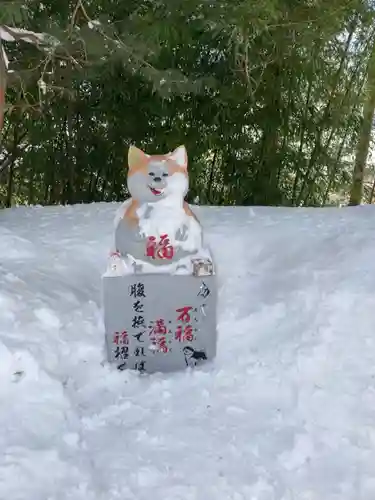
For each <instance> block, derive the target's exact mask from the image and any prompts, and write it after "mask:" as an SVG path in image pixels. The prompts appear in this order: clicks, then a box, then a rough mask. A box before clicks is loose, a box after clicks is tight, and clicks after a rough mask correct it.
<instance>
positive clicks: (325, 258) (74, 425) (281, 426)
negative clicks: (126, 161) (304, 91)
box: [0, 204, 375, 500]
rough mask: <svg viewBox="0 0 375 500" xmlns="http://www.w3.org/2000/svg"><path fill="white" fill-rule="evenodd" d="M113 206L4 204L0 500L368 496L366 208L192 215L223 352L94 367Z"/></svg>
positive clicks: (374, 493)
mask: <svg viewBox="0 0 375 500" xmlns="http://www.w3.org/2000/svg"><path fill="white" fill-rule="evenodd" d="M116 208H117V205H115V204H93V205H86V206H78V207H65V208H63V207H53V208H50V207H48V208H37V207H36V208H17V209H12V210H3V211H0V500H117V499H118V500H120V499H121V500H224V499H225V500H229V499H230V500H374V498H375V293H374V290H375V259H374V255H375V254H374V249H375V211H374V207H359V208H342V209H336V208H330V209H283V208H256V209H252V208H245V207H243V208H221V209H217V208H200V209H197V210H196V211H197V213H198V215H199V216H200V218H201V220H202V222H203V224H204V226H205V228H206V231H207V235H208V238H209V241H210V244H211V246H212V249H213V251H214V253H215V256H216V258H217V264H218V269H219V273H220V296H219V299H220V300H219V311H218V320H219V345H218V355H217V358H216V360H215V362H214V363H213V364H210V365H206V367H205V368H204V369H200V370H196V371H193V372H184V373H177V374H172V375H160V374H158V375H153V376H139V375H138V374H135V373H131V372H126V371H125V372H118V371H115V370H113V369H111V368H110V367H109V366H108V365H107V364H106V363H103V360H104V344H103V342H104V335H103V324H102V311H101V288H100V286H101V274H102V272H104V270H105V266H106V258H107V251H108V249H109V247H110V242H111V236H112V229H113V217H114V214H115V211H116Z"/></svg>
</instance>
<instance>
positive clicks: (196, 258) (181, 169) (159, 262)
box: [112, 146, 212, 274]
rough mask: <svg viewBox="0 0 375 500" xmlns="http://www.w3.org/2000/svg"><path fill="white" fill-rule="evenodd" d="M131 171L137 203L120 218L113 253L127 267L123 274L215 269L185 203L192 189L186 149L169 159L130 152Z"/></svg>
mask: <svg viewBox="0 0 375 500" xmlns="http://www.w3.org/2000/svg"><path fill="white" fill-rule="evenodd" d="M128 167H129V170H128V178H127V186H128V191H129V193H130V196H131V197H130V198H129V199H128V200H126V201H125V203H123V204H122V205H121V207H120V209H119V211H118V213H117V215H116V219H115V237H114V251H113V252H112V255H113V256H114V258H115V259H117V260H119V259H120V260H121V261H122V266H123V267H122V269H123V270H124V271H126V270H127V271H128V272H140V273H144V272H146V273H149V272H154V273H170V274H193V273H194V272H196V268H197V263H198V264H199V263H200V267H201V268H202V266H203V267H204V266H206V267H207V265H208V266H212V258H211V256H210V252H209V250H208V248H206V247H205V245H204V241H203V233H202V227H201V225H200V222H199V221H198V219H197V218H196V216H195V215H194V214H193V212H192V210H191V208H190V207H189V205H188V203H187V202H186V201H185V196H186V194H187V192H188V188H189V175H188V157H187V152H186V148H185V146H179V147H178V148H177V149H175V150H174V151H173V152H171V153H167V154H164V155H150V154H146V153H145V152H143V151H142V150H140V149H138V148H137V147H135V146H130V148H129V152H128ZM114 267H116V266H113V263H112V269H113V268H114ZM198 267H199V266H198ZM209 274H211V272H209Z"/></svg>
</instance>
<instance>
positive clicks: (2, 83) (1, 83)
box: [0, 40, 7, 132]
mask: <svg viewBox="0 0 375 500" xmlns="http://www.w3.org/2000/svg"><path fill="white" fill-rule="evenodd" d="M6 87H7V67H6V62H5V53H4V51H3V45H2V43H1V40H0V132H1V130H2V128H3V125H4V113H5V92H6Z"/></svg>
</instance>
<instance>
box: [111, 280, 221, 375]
mask: <svg viewBox="0 0 375 500" xmlns="http://www.w3.org/2000/svg"><path fill="white" fill-rule="evenodd" d="M103 293H104V296H103V299H104V323H105V336H106V347H107V353H108V360H109V361H110V362H111V363H114V364H115V365H116V366H117V368H118V369H126V368H129V369H134V370H139V371H141V372H147V373H153V372H170V371H176V370H181V369H184V368H186V367H189V366H190V367H194V366H197V365H200V364H202V363H204V362H205V361H209V360H212V359H213V358H214V357H215V355H216V344H217V331H216V303H217V283H216V276H215V275H214V274H212V275H206V276H199V275H198V276H197V275H181V276H180V275H168V274H124V275H118V276H115V275H114V276H106V275H104V276H103Z"/></svg>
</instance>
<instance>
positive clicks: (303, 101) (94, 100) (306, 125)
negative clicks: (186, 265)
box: [0, 0, 375, 206]
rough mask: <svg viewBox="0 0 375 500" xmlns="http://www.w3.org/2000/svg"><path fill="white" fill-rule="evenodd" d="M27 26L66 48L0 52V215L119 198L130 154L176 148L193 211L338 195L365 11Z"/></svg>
mask: <svg viewBox="0 0 375 500" xmlns="http://www.w3.org/2000/svg"><path fill="white" fill-rule="evenodd" d="M9 4H12V7H11V8H10V10H12V9H13V8H14V9H15V11H16V10H17V9H16V7H15V5H16V4H18V7H19V8H20V2H10V3H9ZM23 4H26V2H23ZM9 12H10V11H9ZM28 12H29V16H28V20H27V26H25V27H27V28H29V29H35V30H36V31H42V30H43V31H46V32H48V33H50V34H51V35H53V36H55V37H56V38H58V40H60V42H61V45H59V46H58V47H56V48H55V50H54V51H52V52H51V51H50V52H42V54H41V53H40V52H39V51H38V50H37V49H35V47H30V46H27V47H26V46H25V45H26V44H12V45H13V47H9V49H8V53H9V59H10V61H11V67H12V69H14V70H15V73H14V74H13V76H12V78H11V82H12V85H11V87H10V88H9V90H8V96H7V97H8V102H9V104H10V108H9V110H8V113H7V116H6V124H5V128H4V137H3V153H2V154H3V159H1V156H0V186H2V188H1V189H0V200H2V203H3V205H9V204H10V202H15V200H16V199H17V200H23V201H24V202H26V203H45V204H53V203H77V202H90V201H100V200H106V201H114V200H121V199H123V198H124V197H125V196H126V195H127V193H126V182H125V181H126V168H125V167H126V165H125V159H126V150H127V147H128V146H129V145H130V144H131V143H136V144H137V145H138V146H139V147H143V148H145V149H147V151H149V152H165V151H168V150H171V149H172V148H174V147H176V146H177V145H178V144H181V143H184V144H185V145H186V146H187V148H188V153H189V160H190V167H189V168H190V182H191V189H190V194H189V199H190V201H192V200H194V199H195V198H196V197H198V198H199V200H200V202H201V203H208V204H266V205H294V206H301V205H312V206H318V205H323V204H329V203H332V201H331V200H332V195H334V194H335V193H337V192H340V193H344V194H345V193H347V192H348V189H349V187H350V181H351V178H350V172H351V163H352V155H353V151H354V150H355V147H356V142H357V138H358V133H359V130H360V126H361V110H362V104H363V99H364V83H365V82H366V77H367V66H368V61H369V58H370V55H371V50H372V47H373V45H374V40H375V29H374V23H373V21H374V16H373V12H372V10H371V9H370V8H369V7H368V5H367V3H365V2H364V1H360V0H331V1H330V2H327V1H323V0H315V1H314V2H311V1H301V0H258V1H257V2H251V1H250V0H243V1H240V0H233V1H231V2H227V1H226V2H224V1H221V0H218V1H215V2H202V1H198V0H183V1H182V0H173V2H172V0H165V1H163V2H161V1H160V2H159V1H151V0H150V1H142V2H138V1H137V2H136V1H135V0H129V1H127V2H118V1H114V0H90V1H89V0H87V1H84V0H82V2H79V1H78V2H77V0H74V1H73V0H71V1H68V0H54V1H50V2H48V3H47V2H46V6H45V8H44V9H40V2H29V3H28ZM6 15H7V16H10V15H11V14H9V13H8V14H6ZM13 15H16V14H13ZM8 19H10V20H11V18H10V17H8ZM96 20H99V21H100V24H95V23H94V24H93V21H94V22H95V21H96ZM4 22H5V21H4ZM24 22H25V23H26V21H25V20H24ZM14 23H15V24H17V25H19V24H20V19H19V18H18V19H16V18H14ZM21 24H22V23H21ZM40 79H42V80H43V81H44V82H45V83H46V92H45V93H43V92H42V91H41V90H38V85H37V82H38V80H40ZM0 155H1V152H0ZM9 155H12V156H11V157H10V156H9ZM10 158H11V160H12V161H10ZM1 161H2V163H1ZM2 165H3V166H2ZM4 165H5V167H4ZM10 181H11V182H10ZM9 190H11V192H9ZM2 193H3V195H2Z"/></svg>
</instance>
